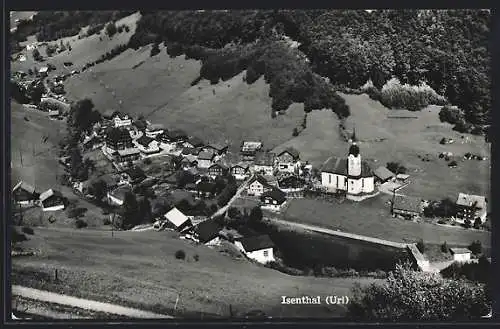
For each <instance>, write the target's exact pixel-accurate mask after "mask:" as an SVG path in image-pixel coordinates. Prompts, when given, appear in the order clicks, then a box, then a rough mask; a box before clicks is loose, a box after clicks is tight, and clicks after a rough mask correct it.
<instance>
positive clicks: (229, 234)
mask: <svg viewBox="0 0 500 329" xmlns="http://www.w3.org/2000/svg"><path fill="white" fill-rule="evenodd" d="M219 237H220V238H221V239H224V240H227V241H229V242H231V243H234V241H235V240H239V239H241V238H243V235H241V234H240V233H239V232H238V231H237V230H235V229H228V228H223V229H222V230H220V231H219Z"/></svg>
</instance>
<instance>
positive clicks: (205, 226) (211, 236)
mask: <svg viewBox="0 0 500 329" xmlns="http://www.w3.org/2000/svg"><path fill="white" fill-rule="evenodd" d="M220 230H221V226H220V225H219V224H217V222H216V221H215V220H213V219H209V220H206V221H203V222H201V223H199V224H198V225H196V226H195V228H194V234H193V235H194V238H195V239H196V240H198V242H199V243H203V244H204V245H206V246H216V245H219V244H220V242H221V239H220V237H219V232H220Z"/></svg>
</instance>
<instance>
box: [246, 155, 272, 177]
mask: <svg viewBox="0 0 500 329" xmlns="http://www.w3.org/2000/svg"><path fill="white" fill-rule="evenodd" d="M275 164H276V154H274V153H272V152H257V153H256V155H255V160H254V163H253V165H252V166H251V167H250V171H251V172H252V174H262V175H269V176H272V175H273V174H274V166H275Z"/></svg>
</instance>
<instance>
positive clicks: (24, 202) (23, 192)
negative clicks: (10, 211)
mask: <svg viewBox="0 0 500 329" xmlns="http://www.w3.org/2000/svg"><path fill="white" fill-rule="evenodd" d="M12 196H13V198H14V201H15V202H16V203H17V204H18V205H20V206H23V207H28V206H33V205H34V204H35V203H36V202H37V201H38V200H39V197H40V194H38V193H36V191H35V188H34V187H33V186H31V185H29V184H27V183H25V182H23V181H20V182H19V183H17V184H16V186H14V188H13V189H12Z"/></svg>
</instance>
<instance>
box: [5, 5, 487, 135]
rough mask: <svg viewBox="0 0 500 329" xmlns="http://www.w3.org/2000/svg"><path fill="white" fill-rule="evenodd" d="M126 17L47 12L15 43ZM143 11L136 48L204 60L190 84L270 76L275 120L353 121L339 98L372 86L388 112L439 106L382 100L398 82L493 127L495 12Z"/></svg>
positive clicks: (415, 97) (480, 127)
mask: <svg viewBox="0 0 500 329" xmlns="http://www.w3.org/2000/svg"><path fill="white" fill-rule="evenodd" d="M129 13H130V12H93V13H90V12H73V13H69V14H68V13H66V14H63V13H61V12H53V13H49V12H44V13H42V14H38V15H36V16H35V18H34V20H33V22H29V21H23V22H21V24H20V26H19V28H18V31H17V32H16V33H15V34H14V37H15V39H16V40H19V41H21V40H24V39H25V37H26V36H28V35H31V34H37V37H40V38H41V39H39V40H53V39H55V38H57V37H61V36H66V35H68V34H71V33H78V32H77V31H76V29H77V28H78V30H79V28H80V27H83V26H85V25H91V26H92V25H96V24H104V22H105V21H106V20H116V19H118V18H119V17H123V16H125V15H126V14H129ZM141 14H142V17H141V19H140V20H139V22H138V26H137V29H136V32H135V34H134V35H133V36H132V37H131V39H130V42H129V45H128V47H129V48H134V49H138V48H139V47H141V46H144V45H147V44H151V43H153V44H155V45H156V46H157V45H159V44H160V43H162V42H164V44H165V45H166V46H167V48H168V50H167V51H168V53H169V54H170V55H171V56H178V55H181V54H185V55H186V56H187V57H189V58H195V59H198V60H201V61H202V64H203V65H202V69H201V72H200V77H199V79H197V80H195V81H193V84H196V83H197V81H199V80H201V79H202V78H205V79H208V80H210V81H211V82H212V83H217V81H219V80H220V79H222V80H226V79H229V78H231V77H234V76H235V75H237V74H239V73H240V72H242V71H243V70H247V73H246V77H245V79H246V81H247V83H253V82H254V81H256V80H257V79H259V78H260V77H261V76H263V77H264V79H265V80H266V81H267V82H268V83H269V84H270V89H271V91H270V96H271V97H272V99H273V103H272V115H273V116H274V115H275V114H276V112H277V111H283V110H286V109H287V108H288V106H289V105H290V104H291V103H292V102H304V103H305V108H306V111H310V110H314V109H321V108H331V109H332V110H333V111H334V112H336V113H337V114H338V115H339V117H346V116H348V115H349V108H348V107H347V105H346V104H345V102H344V101H343V99H342V98H341V97H339V96H338V95H337V93H336V91H343V92H356V91H357V92H360V88H361V87H362V86H363V85H365V83H366V82H367V81H368V80H371V81H372V83H373V87H371V89H370V90H369V91H368V93H369V95H370V97H372V98H374V99H377V100H380V101H381V102H382V103H383V104H384V105H385V106H387V107H389V108H395V109H396V108H406V109H409V110H412V111H417V110H420V109H422V108H424V107H425V106H427V105H429V104H436V98H435V97H433V96H432V95H427V94H418V93H408V92H405V93H404V95H396V96H394V97H393V96H392V95H391V97H387V96H386V95H384V94H383V89H382V86H383V85H384V84H385V82H386V81H388V80H389V79H391V78H393V77H396V78H397V79H398V80H399V81H400V82H401V83H402V84H409V85H415V86H418V85H420V84H422V83H426V84H427V85H428V86H430V87H431V88H432V89H434V90H435V91H436V92H437V93H438V94H439V95H441V96H444V97H445V98H446V101H447V102H446V103H447V105H455V106H457V107H458V108H459V109H460V110H459V111H460V113H459V114H458V116H459V120H458V121H459V123H460V127H464V126H471V127H474V128H475V131H480V132H485V131H486V129H487V126H488V125H489V124H490V123H491V120H492V119H491V110H490V108H491V95H490V89H491V78H490V71H491V64H490V59H491V55H490V41H489V40H490V38H489V33H490V24H491V14H490V12H489V11H488V10H374V11H371V12H367V11H364V10H239V11H160V12H158V11H154V12H153V11H151V12H148V11H141ZM70 20H71V24H70ZM75 22H76V24H75ZM291 40H293V41H296V42H298V45H299V46H298V48H294V47H290V41H291ZM156 46H155V49H156ZM438 105H444V104H441V103H439V104H438ZM442 117H446V116H442ZM465 123H466V124H467V125H465ZM471 129H472V128H471Z"/></svg>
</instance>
